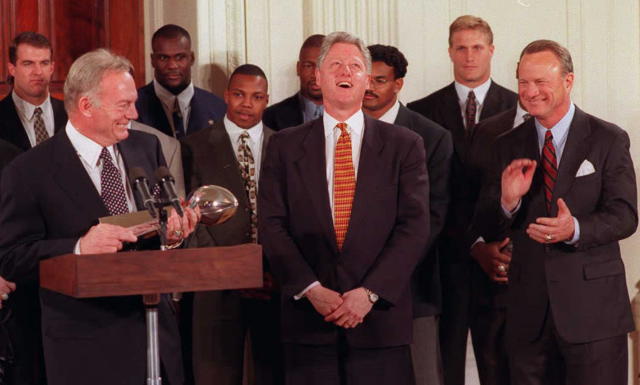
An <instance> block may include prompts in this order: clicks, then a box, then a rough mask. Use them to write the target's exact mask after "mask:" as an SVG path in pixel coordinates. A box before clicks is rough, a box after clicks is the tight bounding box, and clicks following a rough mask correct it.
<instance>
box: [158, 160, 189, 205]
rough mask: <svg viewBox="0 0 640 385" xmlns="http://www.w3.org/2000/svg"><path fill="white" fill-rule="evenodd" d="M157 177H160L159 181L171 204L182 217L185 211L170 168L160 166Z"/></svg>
mask: <svg viewBox="0 0 640 385" xmlns="http://www.w3.org/2000/svg"><path fill="white" fill-rule="evenodd" d="M156 178H158V181H159V182H158V183H159V184H160V186H161V187H162V190H163V191H164V193H165V195H166V196H167V199H168V200H169V201H170V202H171V206H173V209H174V210H176V212H177V213H178V215H180V216H181V217H182V216H183V215H184V213H183V212H182V205H181V204H180V198H179V197H178V194H176V187H175V183H176V182H175V179H173V176H171V173H170V172H169V169H168V168H166V167H164V166H160V167H158V169H157V170H156Z"/></svg>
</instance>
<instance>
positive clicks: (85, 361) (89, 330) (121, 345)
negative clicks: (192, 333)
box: [0, 130, 183, 385]
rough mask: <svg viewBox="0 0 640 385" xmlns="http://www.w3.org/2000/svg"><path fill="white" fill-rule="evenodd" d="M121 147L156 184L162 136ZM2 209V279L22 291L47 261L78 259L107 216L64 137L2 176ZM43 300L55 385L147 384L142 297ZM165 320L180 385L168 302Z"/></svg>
mask: <svg viewBox="0 0 640 385" xmlns="http://www.w3.org/2000/svg"><path fill="white" fill-rule="evenodd" d="M118 147H119V149H120V151H121V154H122V156H123V158H124V161H125V164H126V166H127V169H128V168H130V167H135V166H138V167H142V168H144V169H145V171H146V172H147V175H149V178H150V183H152V184H153V183H155V182H156V181H155V180H154V177H153V175H154V173H153V171H154V170H155V169H156V168H157V167H158V166H159V165H164V164H165V161H164V158H163V157H162V153H161V149H160V145H159V143H158V140H157V139H156V138H155V137H153V136H151V135H148V134H145V133H142V132H137V131H130V132H129V137H128V138H127V139H126V140H124V141H122V142H121V143H119V144H118ZM26 173H28V174H29V175H30V177H29V178H25V174H26ZM137 204H138V207H143V206H142V205H141V202H137ZM0 207H1V210H0V227H1V228H2V232H0V275H2V276H3V277H6V278H7V279H10V280H12V281H15V282H16V283H17V284H18V287H20V285H21V284H22V283H24V282H27V283H28V282H34V281H35V280H36V279H37V278H36V277H37V275H36V274H37V272H38V262H39V261H40V260H42V259H45V258H49V257H53V256H57V255H61V254H66V253H71V252H73V249H74V245H75V243H76V242H77V240H78V239H79V237H81V236H82V235H84V234H85V233H86V232H87V231H88V230H89V228H90V227H91V226H93V225H95V224H96V223H97V219H98V218H99V217H102V216H106V215H108V213H107V209H106V207H105V206H104V204H103V202H102V200H101V199H100V196H99V194H98V193H97V191H96V188H95V187H94V185H93V183H92V182H91V179H90V178H89V176H88V174H87V173H86V171H85V169H84V167H83V166H82V163H81V161H80V159H79V158H78V156H77V155H76V152H75V149H74V148H73V146H72V145H71V142H70V141H69V138H68V136H67V134H66V132H65V131H64V130H63V131H60V132H59V133H58V134H57V135H54V136H53V138H51V139H50V140H47V141H46V142H44V143H42V144H40V145H38V146H36V147H34V148H33V149H32V150H30V151H28V152H26V153H25V154H23V155H22V156H20V157H18V158H17V159H15V160H14V161H13V162H12V163H11V164H10V165H9V167H7V168H6V169H5V170H4V171H3V175H2V191H0ZM163 298H164V297H163ZM40 299H41V304H42V332H43V340H44V349H45V359H46V366H47V378H48V383H49V385H63V384H64V385H69V384H88V383H91V384H105V385H106V384H110V385H111V384H132V385H133V384H136V385H139V384H142V383H144V381H145V378H146V375H145V373H146V327H145V318H144V306H143V304H142V299H141V297H140V296H129V297H108V298H100V299H75V298H72V297H67V296H65V295H62V294H58V293H55V292H52V291H49V290H45V289H42V290H41V291H40ZM159 318H160V323H159V329H160V346H161V359H162V363H163V367H164V369H165V371H166V375H167V377H168V378H169V381H170V382H171V383H172V384H180V383H182V380H183V378H182V363H181V361H180V353H179V351H180V342H179V338H178V335H177V327H176V324H175V319H174V318H173V316H172V314H171V310H170V308H169V306H168V302H166V301H162V302H161V304H160V307H159Z"/></svg>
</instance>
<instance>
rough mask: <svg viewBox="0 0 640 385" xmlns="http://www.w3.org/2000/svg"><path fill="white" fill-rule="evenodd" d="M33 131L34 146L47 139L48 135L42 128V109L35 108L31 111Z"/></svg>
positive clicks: (43, 127)
mask: <svg viewBox="0 0 640 385" xmlns="http://www.w3.org/2000/svg"><path fill="white" fill-rule="evenodd" d="M33 130H34V131H35V133H36V145H38V144H40V143H42V142H44V141H45V140H47V139H49V134H48V133H47V129H46V128H45V126H44V119H42V108H40V107H36V109H35V110H33Z"/></svg>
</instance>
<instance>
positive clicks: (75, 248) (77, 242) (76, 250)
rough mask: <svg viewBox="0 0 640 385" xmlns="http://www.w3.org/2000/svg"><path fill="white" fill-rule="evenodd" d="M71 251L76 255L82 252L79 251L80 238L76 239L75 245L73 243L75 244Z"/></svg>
mask: <svg viewBox="0 0 640 385" xmlns="http://www.w3.org/2000/svg"><path fill="white" fill-rule="evenodd" d="M73 253H74V254H77V255H80V254H82V253H81V252H80V239H78V240H77V241H76V245H75V246H73Z"/></svg>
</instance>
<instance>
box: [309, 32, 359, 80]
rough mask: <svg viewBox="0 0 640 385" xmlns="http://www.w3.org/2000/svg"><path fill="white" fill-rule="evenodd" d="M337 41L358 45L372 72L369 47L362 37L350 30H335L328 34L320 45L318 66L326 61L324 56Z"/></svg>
mask: <svg viewBox="0 0 640 385" xmlns="http://www.w3.org/2000/svg"><path fill="white" fill-rule="evenodd" d="M337 43H346V44H353V45H355V46H356V47H358V50H359V51H360V53H361V54H362V56H364V61H365V65H366V66H367V72H368V73H371V54H370V53H369V49H368V48H367V46H366V45H365V44H364V42H363V41H362V39H360V38H359V37H357V36H355V35H352V34H350V33H349V32H333V33H330V34H329V35H327V37H325V38H324V41H323V42H322V46H321V47H320V55H319V56H318V68H320V66H321V65H322V62H324V58H325V57H326V56H327V53H329V50H330V49H331V47H333V45H334V44H337Z"/></svg>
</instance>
